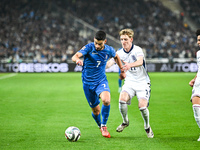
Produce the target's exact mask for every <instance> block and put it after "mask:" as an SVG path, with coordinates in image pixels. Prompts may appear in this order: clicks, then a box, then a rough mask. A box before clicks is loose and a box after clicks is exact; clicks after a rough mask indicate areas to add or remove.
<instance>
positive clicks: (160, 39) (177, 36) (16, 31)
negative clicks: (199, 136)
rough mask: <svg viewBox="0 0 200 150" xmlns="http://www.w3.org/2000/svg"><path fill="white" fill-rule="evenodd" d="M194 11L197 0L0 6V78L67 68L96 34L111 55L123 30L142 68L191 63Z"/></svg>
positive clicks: (24, 1)
mask: <svg viewBox="0 0 200 150" xmlns="http://www.w3.org/2000/svg"><path fill="white" fill-rule="evenodd" d="M199 8H200V1H199V0H169V1H165V0H126V1H123V0H109V1H107V0H101V1H97V0H84V1H83V0H49V1H48V0H42V1H35V0H1V2H0V66H1V67H0V68H1V69H0V72H5V69H4V68H5V66H7V65H8V66H9V65H16V64H20V63H27V64H28V63H31V64H32V63H34V64H35V63H45V64H49V63H67V64H69V66H71V63H72V62H71V56H72V55H73V54H74V53H75V52H77V51H78V50H79V49H80V48H81V47H82V46H84V45H85V44H87V43H88V42H91V41H93V35H94V32H95V31H97V30H105V31H106V33H107V34H108V36H107V38H108V44H110V45H112V46H113V47H114V48H115V49H116V50H117V49H118V48H120V47H121V45H120V42H119V36H118V32H119V31H120V30H121V29H123V28H131V29H133V30H134V32H135V37H134V44H136V45H139V46H141V47H142V48H143V50H144V52H145V54H146V60H147V63H150V64H155V66H157V63H160V64H161V65H162V63H170V64H172V65H173V63H190V62H195V61H196V58H195V57H196V51H197V50H198V47H197V44H196V36H195V31H196V29H197V28H198V27H200V11H199ZM72 66H73V65H72ZM70 70H71V69H70ZM6 71H7V70H6ZM72 71H73V69H72ZM150 71H151V70H150ZM152 71H154V70H152ZM155 71H159V69H155ZM167 71H168V70H167ZM169 71H170V70H169Z"/></svg>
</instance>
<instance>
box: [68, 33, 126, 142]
mask: <svg viewBox="0 0 200 150" xmlns="http://www.w3.org/2000/svg"><path fill="white" fill-rule="evenodd" d="M106 41H107V40H106V33H105V32H104V31H98V32H96V34H95V37H94V42H92V43H89V44H87V45H85V46H84V47H83V48H82V49H81V50H79V51H78V52H77V53H76V54H74V56H73V57H72V61H74V62H76V64H77V65H81V66H83V67H82V82H83V90H84V93H85V97H86V99H87V101H88V104H89V105H90V107H91V109H92V117H93V118H94V120H95V121H96V123H97V125H98V127H99V128H100V130H101V133H102V135H103V136H104V137H106V138H110V133H109V132H108V130H107V127H106V123H107V120H108V117H109V113H110V89H109V86H108V81H107V77H106V74H105V68H106V63H107V61H108V59H109V58H111V57H113V58H114V59H115V61H116V63H117V64H118V66H119V67H120V68H122V63H121V61H120V58H119V56H118V55H117V54H116V52H115V50H114V48H113V47H111V46H108V45H107V44H106ZM81 57H83V59H84V60H82V59H80V58H81ZM121 71H122V73H121V76H123V77H125V75H126V74H125V73H124V71H123V70H121ZM99 98H100V99H101V100H102V102H103V104H102V108H101V114H100V105H99V104H100V100H99ZM101 120H102V121H101Z"/></svg>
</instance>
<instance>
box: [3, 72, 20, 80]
mask: <svg viewBox="0 0 200 150" xmlns="http://www.w3.org/2000/svg"><path fill="white" fill-rule="evenodd" d="M16 75H17V73H12V74H8V75H5V76H2V77H0V80H1V79H7V78H11V77H14V76H16Z"/></svg>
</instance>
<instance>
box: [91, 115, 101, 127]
mask: <svg viewBox="0 0 200 150" xmlns="http://www.w3.org/2000/svg"><path fill="white" fill-rule="evenodd" d="M92 117H93V118H94V120H95V121H96V123H97V125H98V126H99V127H101V115H100V114H99V115H98V116H95V115H94V114H93V112H92Z"/></svg>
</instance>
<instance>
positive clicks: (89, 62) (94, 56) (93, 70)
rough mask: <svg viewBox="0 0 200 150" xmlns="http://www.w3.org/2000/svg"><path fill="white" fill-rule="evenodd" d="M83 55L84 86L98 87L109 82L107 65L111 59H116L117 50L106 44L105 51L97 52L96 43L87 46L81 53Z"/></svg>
mask: <svg viewBox="0 0 200 150" xmlns="http://www.w3.org/2000/svg"><path fill="white" fill-rule="evenodd" d="M79 52H80V53H82V54H83V58H84V61H83V69H82V81H83V83H84V84H89V85H97V84H99V83H100V82H102V81H103V80H107V78H106V74H105V68H106V63H107V61H108V59H109V58H110V57H115V55H116V52H115V49H114V48H113V47H111V46H108V45H106V44H105V47H104V49H103V50H100V51H97V50H96V49H95V46H94V43H89V44H87V45H85V46H84V47H83V48H82V49H81V50H80V51H79Z"/></svg>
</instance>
